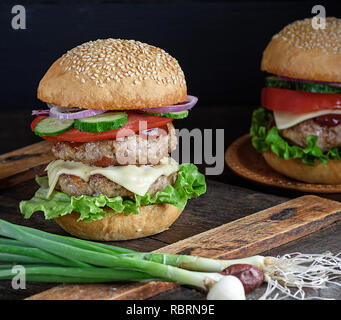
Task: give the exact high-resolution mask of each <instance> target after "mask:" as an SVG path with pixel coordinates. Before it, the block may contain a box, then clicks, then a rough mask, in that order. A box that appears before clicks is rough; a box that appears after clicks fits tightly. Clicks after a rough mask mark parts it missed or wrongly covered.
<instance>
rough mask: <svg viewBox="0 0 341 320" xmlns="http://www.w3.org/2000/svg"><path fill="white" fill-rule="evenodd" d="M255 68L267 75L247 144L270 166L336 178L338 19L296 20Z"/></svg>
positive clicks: (340, 84) (340, 89)
mask: <svg viewBox="0 0 341 320" xmlns="http://www.w3.org/2000/svg"><path fill="white" fill-rule="evenodd" d="M261 69H262V70H263V71H267V72H268V73H270V74H271V75H270V76H268V77H267V78H266V81H265V82H266V86H265V88H263V89H262V98H261V103H262V104H261V105H262V108H259V109H257V110H255V111H254V113H253V117H252V125H251V130H250V133H251V136H252V144H253V146H254V147H255V148H256V149H257V150H258V151H259V152H261V153H262V154H263V156H264V159H265V160H266V162H267V163H268V164H269V165H270V166H271V167H272V168H273V169H274V170H276V171H278V172H280V173H282V174H284V175H286V176H289V177H291V178H294V179H297V180H301V181H305V182H309V183H322V184H339V183H341V152H340V147H341V20H340V19H336V18H327V19H326V26H325V29H317V30H315V29H314V28H313V27H312V19H305V20H301V21H296V22H294V23H291V24H290V25H288V26H286V27H285V28H284V29H283V30H281V31H280V32H279V33H278V34H276V35H275V36H274V37H273V38H272V40H271V41H270V43H269V44H268V46H267V47H266V49H265V51H264V53H263V59H262V63H261Z"/></svg>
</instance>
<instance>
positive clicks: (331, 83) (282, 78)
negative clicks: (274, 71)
mask: <svg viewBox="0 0 341 320" xmlns="http://www.w3.org/2000/svg"><path fill="white" fill-rule="evenodd" d="M277 79H280V80H285V81H292V82H305V83H322V84H326V85H328V86H331V87H338V88H341V83H339V82H327V81H315V80H305V79H296V78H288V77H282V76H277Z"/></svg>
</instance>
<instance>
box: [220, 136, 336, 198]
mask: <svg viewBox="0 0 341 320" xmlns="http://www.w3.org/2000/svg"><path fill="white" fill-rule="evenodd" d="M225 161H226V164H227V165H228V166H229V167H230V168H231V170H233V171H234V172H235V173H237V174H238V175H240V176H242V177H244V178H246V179H249V180H252V181H255V182H258V183H262V184H265V185H268V186H274V187H279V188H284V189H291V190H297V191H303V192H311V193H340V192H341V185H340V184H337V185H331V184H311V183H305V182H300V181H297V180H294V179H291V178H288V177H285V176H283V175H282V174H280V173H278V172H276V171H274V170H273V169H272V168H270V167H269V166H268V164H267V163H266V162H265V160H264V158H263V156H262V155H261V154H260V153H259V152H257V150H256V149H255V148H254V147H253V146H252V144H251V137H250V135H248V134H246V135H244V136H242V137H240V138H238V139H237V140H235V141H234V142H233V143H232V144H231V145H230V146H229V147H228V148H227V150H226V152H225Z"/></svg>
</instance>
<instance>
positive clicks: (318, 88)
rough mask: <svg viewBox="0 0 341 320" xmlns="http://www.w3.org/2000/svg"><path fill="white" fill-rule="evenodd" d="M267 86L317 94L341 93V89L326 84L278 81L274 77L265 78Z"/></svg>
mask: <svg viewBox="0 0 341 320" xmlns="http://www.w3.org/2000/svg"><path fill="white" fill-rule="evenodd" d="M265 85H266V86H267V87H270V88H278V89H291V90H296V91H306V92H316V93H341V88H338V87H332V86H329V85H328V84H325V83H307V82H298V81H297V82H296V81H286V80H282V79H277V78H276V77H274V76H271V77H266V78H265Z"/></svg>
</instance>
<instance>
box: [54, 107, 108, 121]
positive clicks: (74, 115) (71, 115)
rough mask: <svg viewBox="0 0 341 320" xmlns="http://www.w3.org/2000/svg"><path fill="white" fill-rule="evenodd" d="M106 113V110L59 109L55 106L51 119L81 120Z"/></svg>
mask: <svg viewBox="0 0 341 320" xmlns="http://www.w3.org/2000/svg"><path fill="white" fill-rule="evenodd" d="M104 112H106V110H95V109H80V108H76V107H75V108H69V107H59V106H53V107H52V108H51V109H50V111H49V115H50V117H54V118H59V119H81V118H87V117H91V116H95V115H96V114H101V113H104Z"/></svg>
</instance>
